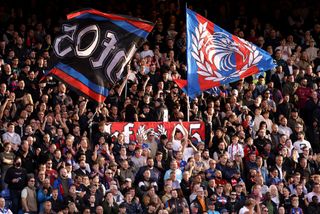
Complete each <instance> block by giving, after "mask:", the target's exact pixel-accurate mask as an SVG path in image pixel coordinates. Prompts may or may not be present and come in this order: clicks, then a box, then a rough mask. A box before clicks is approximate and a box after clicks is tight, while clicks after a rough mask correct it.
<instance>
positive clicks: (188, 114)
mask: <svg viewBox="0 0 320 214" xmlns="http://www.w3.org/2000/svg"><path fill="white" fill-rule="evenodd" d="M187 9H188V3H187V1H186V25H188V17H187ZM186 27H187V26H186ZM186 33H187V34H188V32H186ZM187 39H188V36H187V38H186V40H187ZM187 44H188V41H186V45H187ZM186 54H187V59H188V49H187V53H186ZM188 69H190V68H188V63H187V80H188ZM187 87H188V86H187ZM187 91H188V88H187ZM188 93H189V92H188ZM188 93H186V94H187V121H188V122H190V99H189V95H188Z"/></svg>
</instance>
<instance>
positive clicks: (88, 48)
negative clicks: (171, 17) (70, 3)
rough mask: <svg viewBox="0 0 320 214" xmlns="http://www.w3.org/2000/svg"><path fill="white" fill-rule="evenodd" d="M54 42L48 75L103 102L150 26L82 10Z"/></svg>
mask: <svg viewBox="0 0 320 214" xmlns="http://www.w3.org/2000/svg"><path fill="white" fill-rule="evenodd" d="M67 18H68V20H67V21H66V22H65V23H64V24H63V25H62V27H61V32H60V34H59V35H58V36H57V37H56V38H55V41H54V43H53V54H52V57H51V59H50V62H49V70H50V71H49V72H48V73H47V75H52V76H53V77H55V78H57V79H59V80H60V81H62V82H64V83H66V84H67V85H68V87H69V88H71V89H74V90H75V91H76V92H79V93H80V94H81V95H83V96H86V97H88V98H90V99H92V100H95V101H97V102H103V101H104V100H105V98H106V96H107V95H108V87H110V85H112V84H115V83H117V82H118V81H119V80H120V79H121V77H122V73H123V71H124V68H125V66H126V64H127V63H128V62H129V61H130V60H131V58H132V57H133V55H134V53H135V52H136V51H137V50H138V49H139V47H140V46H141V45H142V44H143V43H144V42H145V39H146V37H147V36H148V34H149V33H150V32H151V31H152V29H153V23H151V22H148V21H144V20H141V19H138V18H133V17H129V16H122V15H115V14H107V13H102V12H100V11H97V10H94V9H85V10H81V11H78V12H75V13H71V14H69V15H68V16H67Z"/></svg>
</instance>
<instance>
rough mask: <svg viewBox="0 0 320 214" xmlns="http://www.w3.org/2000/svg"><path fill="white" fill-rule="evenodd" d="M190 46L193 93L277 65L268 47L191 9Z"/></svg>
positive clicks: (189, 61) (189, 18) (189, 71)
mask: <svg viewBox="0 0 320 214" xmlns="http://www.w3.org/2000/svg"><path fill="white" fill-rule="evenodd" d="M187 50H188V53H187V63H188V83H187V86H186V87H187V90H186V91H187V93H188V95H189V96H192V95H194V94H199V93H200V92H201V91H204V90H207V89H210V88H213V87H216V86H220V85H223V84H228V83H230V82H235V81H238V80H240V79H243V78H245V77H247V76H251V75H253V74H256V73H258V72H262V71H267V70H270V69H272V68H274V67H275V63H274V60H273V59H272V57H271V56H270V55H269V54H268V53H267V52H266V51H264V50H262V49H260V48H258V47H256V46H255V45H254V44H252V43H250V42H248V41H246V40H244V39H242V38H239V37H237V36H234V35H232V34H230V33H229V32H227V31H225V30H224V29H222V28H220V27H219V26H217V25H215V24H214V23H212V22H210V21H209V20H207V19H206V18H204V17H202V16H200V15H199V14H197V13H195V12H193V11H191V10H189V9H187Z"/></svg>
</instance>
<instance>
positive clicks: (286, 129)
mask: <svg viewBox="0 0 320 214" xmlns="http://www.w3.org/2000/svg"><path fill="white" fill-rule="evenodd" d="M279 133H280V134H285V135H287V137H290V135H291V134H292V130H291V128H290V127H288V126H282V125H280V126H279Z"/></svg>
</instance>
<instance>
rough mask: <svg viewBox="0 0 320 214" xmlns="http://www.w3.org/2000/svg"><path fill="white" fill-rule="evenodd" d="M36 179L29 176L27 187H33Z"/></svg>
mask: <svg viewBox="0 0 320 214" xmlns="http://www.w3.org/2000/svg"><path fill="white" fill-rule="evenodd" d="M35 182H36V180H35V179H34V178H31V179H30V180H29V181H28V186H29V187H34V184H35Z"/></svg>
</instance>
